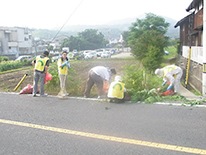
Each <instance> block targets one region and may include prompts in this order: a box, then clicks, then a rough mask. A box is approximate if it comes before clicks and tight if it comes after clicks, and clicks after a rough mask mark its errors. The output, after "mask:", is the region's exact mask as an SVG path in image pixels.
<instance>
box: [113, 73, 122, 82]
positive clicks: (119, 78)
mask: <svg viewBox="0 0 206 155" xmlns="http://www.w3.org/2000/svg"><path fill="white" fill-rule="evenodd" d="M114 80H115V81H116V82H120V81H122V77H121V76H118V75H117V76H115V79H114Z"/></svg>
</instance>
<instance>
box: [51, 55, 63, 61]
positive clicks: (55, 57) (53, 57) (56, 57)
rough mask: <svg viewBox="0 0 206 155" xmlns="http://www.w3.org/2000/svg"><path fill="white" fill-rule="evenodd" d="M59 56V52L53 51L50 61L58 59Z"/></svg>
mask: <svg viewBox="0 0 206 155" xmlns="http://www.w3.org/2000/svg"><path fill="white" fill-rule="evenodd" d="M60 57H61V55H60V54H59V53H55V54H53V55H52V58H51V61H52V62H56V61H58V59H59V58H60Z"/></svg>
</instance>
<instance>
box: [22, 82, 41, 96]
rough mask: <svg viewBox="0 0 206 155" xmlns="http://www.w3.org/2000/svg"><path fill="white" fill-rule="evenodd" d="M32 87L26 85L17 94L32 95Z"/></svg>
mask: <svg viewBox="0 0 206 155" xmlns="http://www.w3.org/2000/svg"><path fill="white" fill-rule="evenodd" d="M33 87H34V86H33V85H30V84H27V86H26V87H24V88H23V89H22V90H21V91H20V93H19V94H32V93H33ZM37 93H39V91H37Z"/></svg>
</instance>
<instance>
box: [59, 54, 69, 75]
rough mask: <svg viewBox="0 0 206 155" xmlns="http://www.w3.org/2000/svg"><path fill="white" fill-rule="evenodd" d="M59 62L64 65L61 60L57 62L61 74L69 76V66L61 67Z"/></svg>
mask: <svg viewBox="0 0 206 155" xmlns="http://www.w3.org/2000/svg"><path fill="white" fill-rule="evenodd" d="M59 61H61V64H62V63H64V62H63V61H62V59H61V58H60V59H59V60H58V61H57V65H58V70H59V74H62V75H67V66H66V65H65V66H62V67H61V66H60V67H59Z"/></svg>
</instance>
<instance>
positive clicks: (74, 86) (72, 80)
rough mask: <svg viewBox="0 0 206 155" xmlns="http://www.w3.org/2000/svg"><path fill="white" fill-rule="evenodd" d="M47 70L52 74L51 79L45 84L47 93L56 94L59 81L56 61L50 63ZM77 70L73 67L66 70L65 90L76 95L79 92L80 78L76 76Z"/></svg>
mask: <svg viewBox="0 0 206 155" xmlns="http://www.w3.org/2000/svg"><path fill="white" fill-rule="evenodd" d="M48 72H49V73H50V74H52V80H51V81H49V82H48V84H46V85H45V89H46V90H47V92H48V93H55V94H58V92H59V91H60V82H59V75H58V68H57V64H56V63H51V64H50V67H49V70H48ZM76 75H77V72H76V71H75V70H74V69H73V68H69V70H68V76H67V78H68V83H67V85H68V86H67V92H68V93H70V94H71V95H74V96H78V95H82V94H81V80H80V79H77V78H76Z"/></svg>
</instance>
